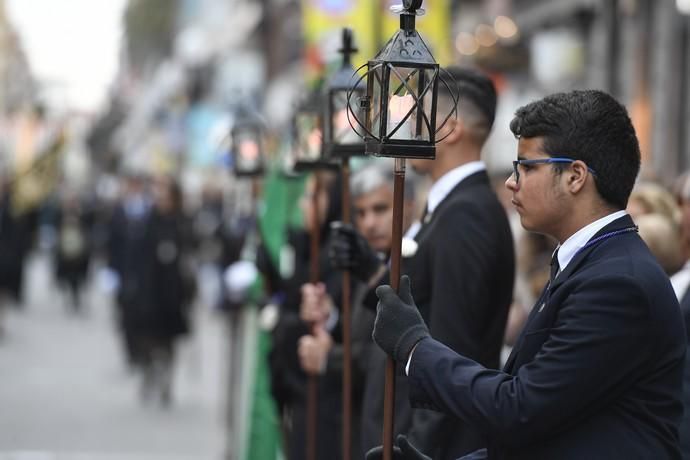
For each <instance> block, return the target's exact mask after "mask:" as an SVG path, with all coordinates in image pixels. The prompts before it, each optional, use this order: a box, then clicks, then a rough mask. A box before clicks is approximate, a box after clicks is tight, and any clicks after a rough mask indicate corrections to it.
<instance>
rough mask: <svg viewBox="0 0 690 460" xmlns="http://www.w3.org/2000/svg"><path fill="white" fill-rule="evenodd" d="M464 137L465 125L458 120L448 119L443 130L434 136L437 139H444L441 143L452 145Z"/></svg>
mask: <svg viewBox="0 0 690 460" xmlns="http://www.w3.org/2000/svg"><path fill="white" fill-rule="evenodd" d="M464 135H465V124H464V123H463V122H462V119H460V118H453V117H451V118H449V119H448V121H446V124H445V125H444V126H443V129H441V131H440V132H439V133H438V134H437V135H436V138H437V139H441V138H444V139H443V141H442V142H446V143H448V144H454V143H455V142H458V141H459V140H460V139H462V136H464Z"/></svg>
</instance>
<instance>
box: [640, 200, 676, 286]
mask: <svg viewBox="0 0 690 460" xmlns="http://www.w3.org/2000/svg"><path fill="white" fill-rule="evenodd" d="M634 221H635V223H636V224H637V227H638V228H639V232H640V238H642V240H643V241H644V242H645V243H646V244H647V247H648V248H649V250H650V251H652V254H654V257H656V259H657V261H658V262H659V265H661V268H663V269H664V271H665V272H666V274H667V275H668V276H671V275H673V274H674V273H676V272H677V271H678V270H679V269H680V268H681V267H682V266H683V262H684V261H683V255H682V254H681V251H680V233H679V232H678V226H677V225H675V224H674V223H673V222H672V221H671V219H669V218H668V217H666V216H665V215H663V214H658V213H650V214H643V215H639V216H637V217H635V220H634Z"/></svg>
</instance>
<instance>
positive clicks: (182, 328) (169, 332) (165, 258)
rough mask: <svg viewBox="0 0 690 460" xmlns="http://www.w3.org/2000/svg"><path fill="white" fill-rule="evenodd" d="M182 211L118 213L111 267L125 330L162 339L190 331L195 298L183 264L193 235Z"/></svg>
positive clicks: (114, 218)
mask: <svg viewBox="0 0 690 460" xmlns="http://www.w3.org/2000/svg"><path fill="white" fill-rule="evenodd" d="M188 228H189V227H188V225H187V222H186V219H185V218H184V217H183V216H182V215H181V214H178V213H175V214H170V215H163V214H160V213H158V212H156V211H155V210H151V211H148V212H147V213H146V214H145V215H143V216H141V217H140V218H139V219H131V218H128V217H127V216H126V215H125V213H124V212H123V211H122V209H118V210H117V211H116V212H115V215H114V216H113V221H112V223H111V230H112V231H111V238H110V244H109V253H110V257H109V259H110V266H111V267H112V268H113V269H114V270H115V271H116V272H117V273H118V275H119V278H120V286H119V289H118V292H117V301H118V305H119V307H120V310H121V315H122V316H121V318H122V322H123V327H124V328H126V329H128V330H129V331H131V332H133V333H135V334H141V335H151V336H157V337H161V338H169V337H174V336H177V335H180V334H184V333H186V332H187V331H188V329H189V321H188V315H187V312H188V307H189V304H190V302H191V300H192V297H193V295H194V294H195V283H194V279H193V275H192V273H191V272H190V271H188V270H187V269H186V268H187V267H186V266H185V265H184V264H185V262H186V260H185V256H186V253H187V248H188V247H189V246H190V241H189V240H190V236H189V230H188Z"/></svg>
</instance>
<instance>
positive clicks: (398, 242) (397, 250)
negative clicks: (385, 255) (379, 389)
mask: <svg viewBox="0 0 690 460" xmlns="http://www.w3.org/2000/svg"><path fill="white" fill-rule="evenodd" d="M404 193H405V159H404V158H396V159H395V175H394V179H393V241H392V244H391V269H390V282H391V287H392V288H393V289H394V290H395V291H396V292H397V291H398V286H399V284H400V256H401V252H402V230H403V199H404ZM394 422H395V361H393V358H391V357H390V356H389V357H387V358H386V386H385V394H384V399H383V460H393V428H394Z"/></svg>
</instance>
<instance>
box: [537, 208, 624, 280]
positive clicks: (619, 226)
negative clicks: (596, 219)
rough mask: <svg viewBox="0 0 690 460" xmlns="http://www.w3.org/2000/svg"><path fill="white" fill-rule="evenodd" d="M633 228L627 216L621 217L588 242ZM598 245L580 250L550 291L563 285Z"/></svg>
mask: <svg viewBox="0 0 690 460" xmlns="http://www.w3.org/2000/svg"><path fill="white" fill-rule="evenodd" d="M633 226H635V223H634V222H633V220H632V218H631V217H630V216H628V215H626V216H623V217H621V218H619V219H616V220H614V221H613V222H611V223H610V224H608V225H607V226H606V227H604V228H602V229H601V230H599V231H598V232H597V233H596V234H595V235H594V236H593V237H592V238H590V240H589V241H592V240H594V239H596V238H598V237H600V236H602V235H605V234H607V233H610V232H615V231H617V230H623V229H625V228H630V227H633ZM597 246H598V244H593V245H592V246H590V247H588V248H586V249H583V250H581V251H580V252H578V253H577V254H576V255H575V257H573V259H572V260H571V261H570V262H569V263H568V265H567V266H566V267H565V270H563V271H562V272H561V273H560V274H559V275H558V276H557V277H556V279H555V280H554V281H553V283H551V287H550V291H552V292H553V291H554V290H555V289H556V288H557V287H558V286H560V285H561V284H563V282H564V281H565V280H567V279H568V278H569V277H570V275H571V274H572V273H573V272H575V271H576V270H577V269H578V267H579V266H580V265H582V262H583V261H584V260H585V259H586V258H587V255H588V254H589V253H590V252H592V251H593V250H594V249H595V248H596V247H597Z"/></svg>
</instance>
